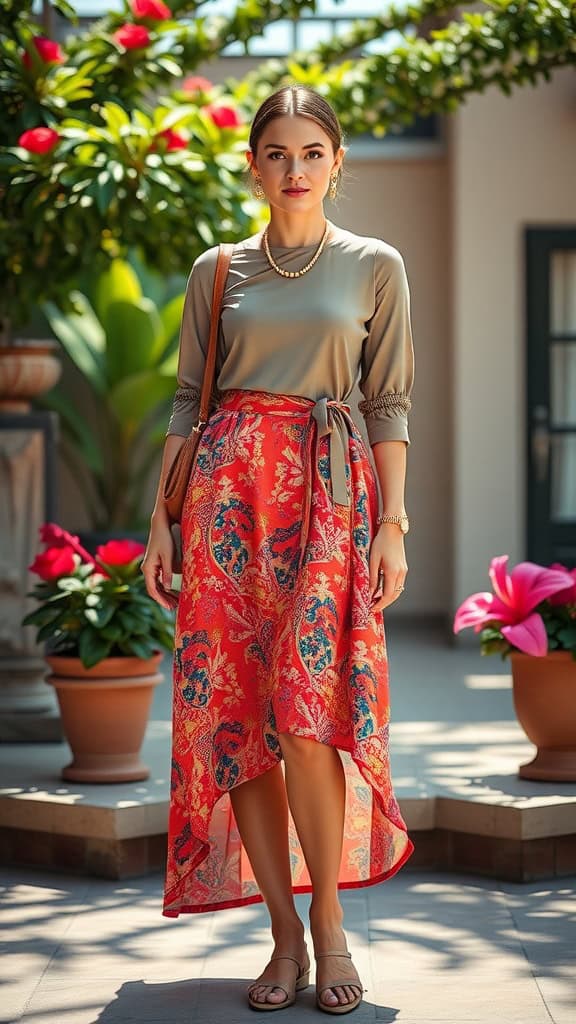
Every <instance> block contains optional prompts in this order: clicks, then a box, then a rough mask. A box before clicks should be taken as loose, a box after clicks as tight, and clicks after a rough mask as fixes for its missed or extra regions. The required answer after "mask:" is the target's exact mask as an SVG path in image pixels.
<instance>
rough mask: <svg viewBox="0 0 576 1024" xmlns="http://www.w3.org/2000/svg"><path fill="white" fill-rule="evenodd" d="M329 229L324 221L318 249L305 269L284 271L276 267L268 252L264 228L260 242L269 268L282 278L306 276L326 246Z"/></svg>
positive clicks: (327, 223)
mask: <svg viewBox="0 0 576 1024" xmlns="http://www.w3.org/2000/svg"><path fill="white" fill-rule="evenodd" d="M329 229H330V224H329V222H328V221H326V227H325V229H324V234H323V235H322V238H321V239H320V244H319V246H318V248H317V249H316V252H315V253H314V255H313V257H312V259H311V260H310V261H309V262H308V263H307V264H306V266H305V267H302V269H301V270H284V268H283V267H279V266H278V264H277V263H276V261H275V259H274V257H273V256H272V253H271V252H270V246H269V244H268V228H266V230H265V231H264V234H263V236H262V241H263V242H264V250H265V252H266V257H267V259H268V262H269V264H270V266H271V267H272V268H273V269H274V270H275V271H276V273H277V274H280V275H281V276H282V277H302V274H306V273H307V272H308V271H309V270H311V269H312V267H313V266H314V264H315V263H316V260H317V259H318V257H319V256H320V253H321V252H322V250H323V248H324V246H325V244H326V239H327V238H328V232H329Z"/></svg>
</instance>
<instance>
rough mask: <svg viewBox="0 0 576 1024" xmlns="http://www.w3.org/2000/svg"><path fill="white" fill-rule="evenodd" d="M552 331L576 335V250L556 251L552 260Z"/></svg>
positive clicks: (553, 332) (552, 255)
mask: <svg viewBox="0 0 576 1024" xmlns="http://www.w3.org/2000/svg"><path fill="white" fill-rule="evenodd" d="M550 320H551V323H550V329H551V331H552V334H556V335H558V334H576V250H575V249H556V250H555V251H554V252H553V253H552V254H551V259H550Z"/></svg>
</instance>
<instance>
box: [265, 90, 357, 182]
mask: <svg viewBox="0 0 576 1024" xmlns="http://www.w3.org/2000/svg"><path fill="white" fill-rule="evenodd" d="M286 114H288V115H292V116H295V115H298V116H301V117H309V118H310V119H311V120H312V121H316V124H318V125H320V127H321V128H322V129H323V131H325V132H326V135H327V136H328V138H329V139H330V142H331V143H332V149H333V151H334V156H336V153H337V152H338V150H339V149H340V146H342V145H344V134H343V132H342V128H341V126H340V122H339V121H338V118H337V116H336V113H335V111H334V109H333V108H332V107H331V106H330V104H329V103H328V101H327V100H325V99H324V97H323V96H320V94H319V93H317V92H315V91H314V89H311V88H310V87H309V86H307V85H283V86H282V88H281V89H277V90H276V92H273V93H271V95H270V96H268V97H267V98H266V99H265V100H264V102H263V103H261V104H260V106H259V107H258V110H257V111H256V113H255V115H254V119H253V121H252V125H251V128H250V137H249V140H248V142H249V146H250V149H251V150H252V154H253V156H254V158H255V157H256V150H257V147H258V142H259V141H260V137H261V136H262V133H263V132H264V129H265V128H266V126H267V125H268V124H270V122H271V121H273V120H274V118H276V117H285V116H286ZM248 174H250V169H248ZM337 175H338V177H337V182H336V184H337V186H339V185H340V183H341V179H342V162H341V163H340V166H339V168H338V172H337Z"/></svg>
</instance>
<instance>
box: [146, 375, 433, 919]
mask: <svg viewBox="0 0 576 1024" xmlns="http://www.w3.org/2000/svg"><path fill="white" fill-rule="evenodd" d="M342 438H344V442H342ZM377 513H378V493H377V481H376V477H375V473H374V470H373V468H372V464H371V462H370V460H369V455H368V451H367V449H366V446H365V443H364V440H363V438H362V435H361V434H360V432H359V430H358V428H357V427H356V425H355V424H354V421H353V420H352V418H351V416H350V408H349V406H347V405H345V404H344V403H342V402H338V401H335V400H330V399H326V398H323V399H320V400H319V401H318V402H314V401H313V400H311V399H308V398H305V397H302V396H298V395H286V394H275V393H270V392H265V391H254V390H241V389H229V390H224V391H221V392H220V396H219V404H218V406H217V407H216V409H215V410H214V411H213V412H212V413H211V415H210V417H209V419H208V422H207V424H206V426H205V427H204V430H203V433H202V434H201V437H200V442H199V445H198V448H197V453H196V459H195V464H194V469H193V472H192V474H191V477H190V481H189V485H188V489H187V492H186V497H185V501H184V508H183V515H182V524H181V530H182V589H181V593H180V599H179V603H178V610H177V614H176V628H175V640H174V669H173V733H172V771H171V792H170V814H169V826H168V862H167V871H166V881H165V892H164V905H163V911H162V912H163V914H164V916H166V917H177V916H178V915H179V914H181V913H197V912H200V911H212V910H219V909H224V908H227V907H237V906H243V905H246V904H249V903H256V902H260V901H261V900H262V896H261V894H260V891H259V888H258V885H257V883H256V881H255V878H254V875H253V873H252V870H251V867H250V863H249V861H248V857H247V855H246V851H245V849H244V847H243V845H242V842H241V839H240V836H239V833H238V829H237V826H236V823H235V820H234V815H233V811H232V805H231V800H230V797H229V791H230V790H231V789H232V788H233V787H234V786H239V785H242V783H244V782H247V781H248V780H250V779H254V778H256V777H257V776H258V775H260V774H261V773H263V772H266V771H268V770H270V769H271V768H273V767H274V766H275V765H277V764H278V762H279V761H281V760H282V754H281V749H280V744H279V740H278V734H279V733H282V732H286V733H291V734H292V735H294V736H300V737H304V738H307V739H309V740H314V741H316V742H319V743H327V744H330V745H331V746H333V747H335V748H337V749H338V750H339V751H340V756H341V758H342V762H343V765H344V770H345V777H346V812H345V824H344V845H343V853H342V860H341V866H340V874H339V881H338V885H339V888H342V889H346V888H355V887H358V886H364V885H372V884H374V883H377V882H380V881H383V880H384V879H386V878H389V877H390V876H392V875H393V874H395V872H396V871H398V869H399V868H400V867H401V866H402V865H403V864H404V863H405V862H406V861H407V860H408V858H409V856H410V855H411V853H412V851H413V849H414V845H413V843H412V841H411V839H410V838H409V836H408V833H407V829H406V825H405V823H404V820H403V818H402V815H401V813H400V809H399V806H398V803H397V800H396V798H395V796H394V793H393V788H392V782H391V775H390V762H389V753H388V740H389V735H388V731H389V719H390V705H389V685H388V661H387V651H386V642H385V634H384V619H383V613H382V612H378V613H374V612H372V611H371V610H370V603H371V602H370V598H371V594H370V586H369V563H368V559H369V551H370V543H371V539H372V537H373V535H374V529H375V522H376V517H377ZM289 844H290V859H291V867H292V884H293V891H294V892H310V891H311V884H310V877H309V874H308V871H307V868H306V863H305V860H304V856H303V853H302V849H301V847H300V844H299V841H298V837H297V834H296V830H295V828H294V823H293V821H292V819H291V817H290V823H289Z"/></svg>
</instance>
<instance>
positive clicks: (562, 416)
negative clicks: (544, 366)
mask: <svg viewBox="0 0 576 1024" xmlns="http://www.w3.org/2000/svg"><path fill="white" fill-rule="evenodd" d="M550 402H551V410H550V423H551V425H552V426H554V427H576V344H571V343H563V344H554V343H552V345H551V346H550Z"/></svg>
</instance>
